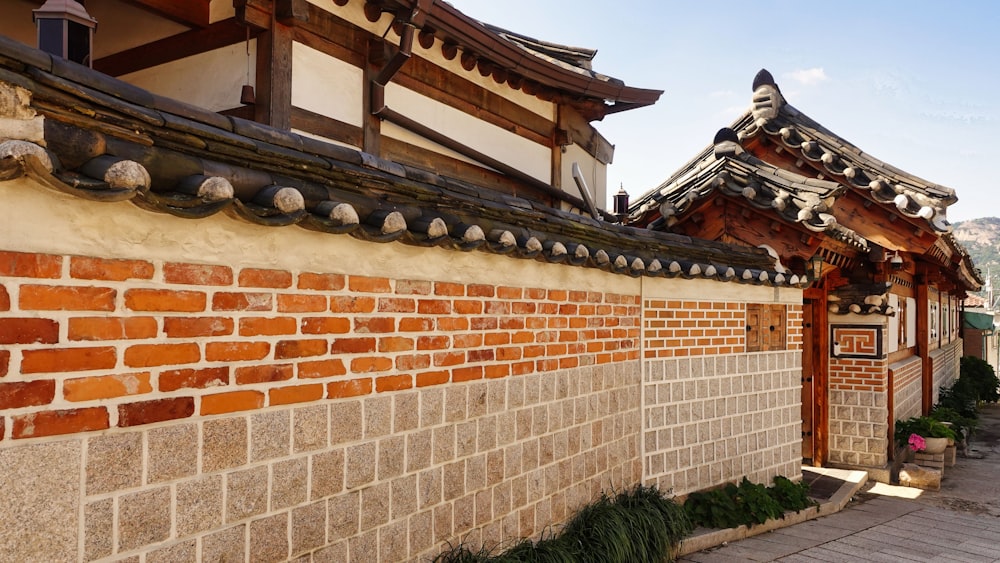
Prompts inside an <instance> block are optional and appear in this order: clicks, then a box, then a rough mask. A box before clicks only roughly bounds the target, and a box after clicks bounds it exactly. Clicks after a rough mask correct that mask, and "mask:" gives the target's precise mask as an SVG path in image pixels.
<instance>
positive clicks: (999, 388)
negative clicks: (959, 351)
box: [958, 356, 1000, 403]
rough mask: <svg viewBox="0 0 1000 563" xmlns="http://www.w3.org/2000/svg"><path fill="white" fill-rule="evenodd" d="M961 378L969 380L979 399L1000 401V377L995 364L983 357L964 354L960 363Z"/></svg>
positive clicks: (993, 401) (988, 401) (987, 401)
mask: <svg viewBox="0 0 1000 563" xmlns="http://www.w3.org/2000/svg"><path fill="white" fill-rule="evenodd" d="M958 379H959V380H963V379H964V380H966V381H968V382H969V387H970V388H971V391H972V393H973V394H974V395H975V397H976V400H977V401H982V402H984V403H996V402H997V401H1000V379H997V375H996V372H994V371H993V366H991V365H990V364H989V363H987V362H986V361H985V360H983V359H981V358H977V357H975V356H964V357H963V358H962V359H961V360H960V364H959V377H958Z"/></svg>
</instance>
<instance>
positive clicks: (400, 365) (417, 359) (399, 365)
mask: <svg viewBox="0 0 1000 563" xmlns="http://www.w3.org/2000/svg"><path fill="white" fill-rule="evenodd" d="M430 365H431V357H430V355H428V354H412V355H403V356H396V369H398V370H400V371H410V370H417V369H424V368H428V367H430Z"/></svg>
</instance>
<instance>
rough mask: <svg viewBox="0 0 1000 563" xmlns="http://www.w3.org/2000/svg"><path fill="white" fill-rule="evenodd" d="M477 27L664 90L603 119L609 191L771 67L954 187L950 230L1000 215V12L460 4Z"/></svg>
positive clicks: (697, 130)
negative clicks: (584, 52)
mask: <svg viewBox="0 0 1000 563" xmlns="http://www.w3.org/2000/svg"><path fill="white" fill-rule="evenodd" d="M451 2H452V4H453V5H454V6H455V7H457V8H458V9H459V10H462V11H463V12H465V13H466V14H468V15H469V16H471V17H474V18H477V19H480V20H482V21H486V22H489V23H492V24H495V25H498V26H501V27H505V28H508V29H510V30H512V31H516V32H518V33H523V34H525V35H530V36H533V37H536V38H538V39H544V40H547V41H553V42H557V43H563V44H568V45H575V46H580V47H589V48H593V49H597V50H598V53H597V57H596V58H595V60H594V69H595V70H597V71H598V72H603V73H605V74H608V75H611V76H614V77H616V78H621V79H623V80H624V81H625V82H626V83H627V84H629V85H631V86H637V87H643V88H656V89H661V90H664V91H665V92H664V94H663V96H662V97H661V98H660V101H659V102H658V103H657V104H656V105H654V106H652V107H648V108H642V109H637V110H632V111H627V112H624V113H621V114H616V115H610V116H608V117H607V118H605V120H604V121H603V122H600V123H595V125H596V127H597V128H598V130H600V131H601V133H602V134H604V136H605V137H607V138H608V140H610V141H611V142H612V143H614V144H615V145H616V150H615V160H614V163H613V164H612V166H611V167H610V168H609V171H608V184H609V190H608V191H609V193H613V192H615V191H617V189H618V187H619V185H620V184H621V185H624V187H625V189H626V191H628V192H629V193H630V194H631V195H632V197H633V198H634V197H636V196H638V195H640V194H641V193H644V192H646V191H648V190H650V189H652V188H654V187H656V186H657V185H658V184H659V183H660V182H662V181H663V180H664V179H666V177H667V176H668V175H669V174H670V173H671V172H673V171H674V170H676V169H677V168H679V167H680V166H681V165H683V164H684V163H685V162H687V161H688V160H689V159H690V158H692V157H693V156H694V155H695V154H696V153H697V152H698V151H700V150H701V149H703V148H704V147H705V146H707V145H708V144H709V143H710V142H711V140H712V137H714V135H715V132H716V131H717V130H718V129H719V128H721V127H724V126H726V125H729V124H730V123H731V122H732V121H733V120H734V119H735V118H736V117H738V116H739V115H740V114H741V113H742V112H743V111H744V110H745V109H746V108H747V106H748V105H749V103H750V94H751V89H750V86H751V82H752V81H753V77H754V75H755V74H756V73H757V71H758V70H760V69H761V68H767V69H768V70H769V71H771V73H772V74H773V75H774V76H775V79H776V81H777V82H778V85H779V86H780V87H781V90H782V93H783V94H784V95H785V98H786V99H787V100H788V102H789V103H791V104H792V105H793V106H795V107H796V108H798V109H799V110H800V111H802V112H803V113H805V114H806V115H808V116H810V117H812V118H813V119H815V120H816V121H818V122H820V123H821V124H823V125H824V126H826V127H827V128H828V129H830V130H831V131H833V132H834V133H836V134H838V135H840V136H841V137H843V138H844V139H846V140H847V141H849V142H851V143H853V144H854V145H856V146H858V147H859V148H860V149H861V150H863V151H865V152H867V153H869V154H871V155H873V156H874V157H876V158H879V159H881V160H883V161H885V162H888V163H890V164H893V165H895V166H897V167H898V168H901V169H903V170H905V171H907V172H910V173H912V174H915V175H917V176H919V177H921V178H924V179H925V180H928V181H931V182H935V183H938V184H941V185H944V186H948V187H950V188H954V189H955V190H956V191H957V193H958V197H959V201H958V203H956V204H954V205H952V206H951V207H950V208H949V209H948V218H949V220H950V221H951V222H953V223H954V222H957V221H963V220H967V219H974V218H978V217H996V216H1000V180H998V178H997V176H996V174H995V173H994V170H996V169H997V167H995V166H994V164H995V163H997V162H1000V137H998V129H1000V127H998V126H1000V61H998V58H1000V32H998V31H997V29H996V28H997V26H998V25H1000V2H993V1H987V0H979V1H963V2H957V1H956V2H940V1H936V2H930V1H924V0H911V1H907V2H903V1H893V2H889V1H884V0H883V1H880V0H868V1H867V2H866V1H857V0H841V1H838V2H795V1H791V0H757V1H754V2H748V1H746V0H743V1H740V2H736V1H730V0H716V1H713V2H670V1H665V0H658V1H653V0H634V1H629V0H620V1H618V2H608V1H607V0H603V1H598V0H574V1H573V2H556V1H553V0H503V1H499V2H498V1H497V0H451Z"/></svg>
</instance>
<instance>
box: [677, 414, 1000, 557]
mask: <svg viewBox="0 0 1000 563" xmlns="http://www.w3.org/2000/svg"><path fill="white" fill-rule="evenodd" d="M812 470H813V469H812V468H803V471H812ZM820 471H824V472H830V475H831V476H834V477H840V478H842V479H843V480H844V484H843V485H841V486H840V490H839V491H838V492H837V493H836V494H834V495H832V496H831V498H830V499H829V500H826V501H824V502H823V503H822V505H821V506H820V507H819V508H818V509H817V514H815V515H812V516H807V517H799V518H797V519H793V520H790V521H789V520H787V519H786V521H783V522H782V521H779V522H778V523H775V525H774V526H773V529H771V530H770V531H766V532H763V533H761V534H760V535H756V536H753V537H747V538H746V539H739V538H738V537H733V538H732V539H731V540H725V544H723V543H722V541H718V540H720V537H721V536H720V537H715V538H714V539H715V540H717V541H714V542H713V541H711V540H712V539H713V534H719V533H723V531H713V532H703V534H702V537H701V538H700V539H698V537H697V536H696V538H692V540H693V541H691V543H690V544H688V549H686V550H684V551H682V553H685V555H683V557H681V558H680V561H685V562H692V561H697V562H701V563H717V562H718V563H722V562H725V563H740V562H748V561H785V562H803V563H806V562H808V563H816V562H818V561H833V562H855V561H892V562H898V561H941V562H954V561H996V562H1000V517H998V516H1000V406H998V405H990V406H988V407H985V408H983V409H982V410H981V411H980V428H979V430H978V431H977V432H976V434H975V435H974V436H973V442H972V443H970V448H969V452H968V457H964V458H963V457H959V458H958V464H957V465H956V466H955V467H949V468H947V469H946V470H945V474H944V479H943V480H942V483H941V490H940V491H921V490H919V489H912V488H907V487H896V486H891V485H886V484H884V483H873V484H865V483H864V481H863V480H862V481H860V482H858V480H857V479H855V478H853V477H852V476H845V475H842V474H838V473H837V472H836V470H825V469H824V470H820ZM807 518H812V519H807ZM796 520H802V521H798V522H796ZM755 531H761V530H753V529H751V530H748V531H745V532H744V533H743V537H745V536H747V535H750V534H753V533H754V532H755ZM729 533H732V531H730V532H729ZM737 540H738V541H737ZM698 541H700V542H702V543H701V544H700V545H699V544H698V543H697V542H698ZM720 544H721V545H720ZM711 545H715V546H718V547H709V546H711ZM683 547H684V544H682V548H683ZM695 549H700V550H701V551H697V552H694V553H692V552H693V551H695Z"/></svg>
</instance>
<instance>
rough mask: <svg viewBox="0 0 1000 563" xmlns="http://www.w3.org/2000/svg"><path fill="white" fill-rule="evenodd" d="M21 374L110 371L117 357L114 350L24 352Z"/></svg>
mask: <svg viewBox="0 0 1000 563" xmlns="http://www.w3.org/2000/svg"><path fill="white" fill-rule="evenodd" d="M21 354H22V357H21V373H53V372H71V371H87V370H94V369H111V368H113V367H115V364H116V362H117V360H118V355H117V353H116V352H115V349H114V348H112V347H110V346H107V347H97V348H49V349H45V350H24V351H23V352H21Z"/></svg>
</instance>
